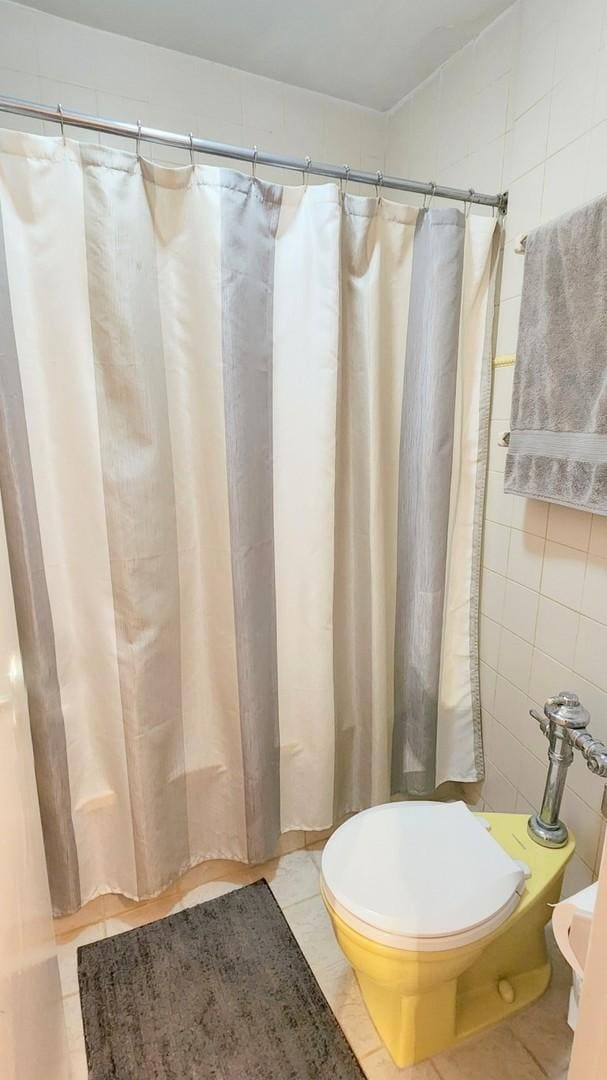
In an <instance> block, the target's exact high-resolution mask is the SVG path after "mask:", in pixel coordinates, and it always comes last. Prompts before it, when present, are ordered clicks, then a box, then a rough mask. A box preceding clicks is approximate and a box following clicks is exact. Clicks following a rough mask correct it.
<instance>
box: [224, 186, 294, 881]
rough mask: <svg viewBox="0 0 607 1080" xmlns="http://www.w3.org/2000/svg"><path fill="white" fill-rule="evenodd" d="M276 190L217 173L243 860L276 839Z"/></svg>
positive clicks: (254, 858)
mask: <svg viewBox="0 0 607 1080" xmlns="http://www.w3.org/2000/svg"><path fill="white" fill-rule="evenodd" d="M280 191H281V189H280V188H278V187H273V186H272V185H270V184H264V183H261V182H260V181H257V180H254V179H250V178H248V177H246V176H240V175H238V174H235V173H232V172H230V171H228V170H223V186H222V189H221V287H222V308H223V310H222V353H223V381H224V404H225V428H226V458H227V473H228V492H229V513H230V538H231V559H232V578H233V589H234V617H235V626H236V662H237V671H238V692H239V702H240V727H241V735H242V757H243V770H244V791H245V814H246V832H247V848H248V858H249V861H251V862H260V861H262V860H263V859H266V858H268V857H269V856H270V855H273V854H274V851H275V847H276V844H277V842H278V837H279V835H280V739H279V730H278V685H277V684H278V677H277V638H276V583H275V573H274V506H273V462H272V454H273V445H272V442H273V440H272V427H273V423H272V359H273V290H274V249H275V241H276V230H277V227H278V218H279V214H280Z"/></svg>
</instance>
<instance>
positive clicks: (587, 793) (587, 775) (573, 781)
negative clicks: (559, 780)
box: [567, 732, 605, 814]
mask: <svg viewBox="0 0 607 1080" xmlns="http://www.w3.org/2000/svg"><path fill="white" fill-rule="evenodd" d="M593 734H594V732H593ZM567 787H569V788H571V790H572V791H575V793H576V795H579V797H580V799H581V800H582V802H583V803H585V805H586V806H589V807H590V809H591V810H592V811H593V813H595V814H600V812H601V802H602V799H603V789H604V787H605V781H604V780H603V779H601V777H600V776H595V775H594V774H593V773H591V772H590V769H589V768H588V766H587V764H586V762H585V760H584V758H583V757H582V755H581V754H580V753H579V752H577V751H576V752H575V753H574V755H573V761H572V762H571V765H570V766H569V769H568V770H567Z"/></svg>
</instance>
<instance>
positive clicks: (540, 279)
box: [504, 196, 607, 514]
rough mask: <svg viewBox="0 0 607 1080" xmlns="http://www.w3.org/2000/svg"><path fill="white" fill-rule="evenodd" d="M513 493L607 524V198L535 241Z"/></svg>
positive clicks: (509, 477) (517, 377) (511, 472)
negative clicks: (604, 517) (602, 517)
mask: <svg viewBox="0 0 607 1080" xmlns="http://www.w3.org/2000/svg"><path fill="white" fill-rule="evenodd" d="M510 431H511V433H510V446H509V449H508V453H507V455H506V474H505V479H504V490H505V491H508V492H513V493H514V494H515V495H525V496H527V497H528V498H534V499H546V500H547V501H548V502H555V503H560V504H561V505H563V506H573V507H576V508H579V509H584V510H591V511H592V512H593V513H596V514H607V197H605V196H601V198H600V199H597V200H596V201H594V202H592V203H589V204H588V205H587V206H582V207H581V208H580V209H578V210H573V211H572V212H571V213H569V214H566V215H564V216H563V217H561V218H558V220H557V221H554V222H551V223H550V224H548V225H541V226H540V227H539V228H538V229H534V230H533V232H530V233H529V235H528V237H527V244H526V248H525V275H524V281H523V295H522V299H521V316H520V323H519V336H518V346H517V355H516V367H515V371H514V390H513V395H512V415H511V421H510Z"/></svg>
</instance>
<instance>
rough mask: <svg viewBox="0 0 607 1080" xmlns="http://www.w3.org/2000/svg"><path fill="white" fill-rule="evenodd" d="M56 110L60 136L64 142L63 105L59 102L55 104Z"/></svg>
mask: <svg viewBox="0 0 607 1080" xmlns="http://www.w3.org/2000/svg"><path fill="white" fill-rule="evenodd" d="M57 112H58V113H59V117H60V120H59V125H60V127H61V138H62V139H63V141H64V142H65V128H64V127H63V105H62V104H61V102H59V104H58V105H57Z"/></svg>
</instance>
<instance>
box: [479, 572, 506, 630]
mask: <svg viewBox="0 0 607 1080" xmlns="http://www.w3.org/2000/svg"><path fill="white" fill-rule="evenodd" d="M505 588H506V579H505V577H503V575H502V574H496V573H494V572H493V570H488V569H487V568H486V567H484V568H483V571H482V575H481V597H480V610H481V611H482V613H483V615H487V616H488V617H489V618H490V619H493V620H494V621H495V622H501V619H502V611H503V608H504V591H505Z"/></svg>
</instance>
